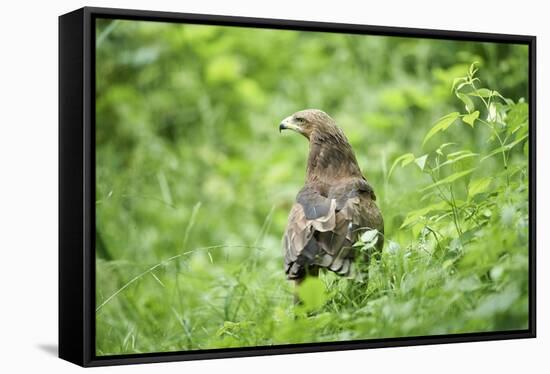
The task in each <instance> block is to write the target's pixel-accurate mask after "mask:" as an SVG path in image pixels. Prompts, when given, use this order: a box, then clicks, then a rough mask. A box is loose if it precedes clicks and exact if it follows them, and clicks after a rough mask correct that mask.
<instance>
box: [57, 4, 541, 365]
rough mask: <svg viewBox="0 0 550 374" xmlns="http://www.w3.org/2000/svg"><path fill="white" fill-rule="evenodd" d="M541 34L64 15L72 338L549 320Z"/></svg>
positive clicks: (64, 353) (272, 347)
mask: <svg viewBox="0 0 550 374" xmlns="http://www.w3.org/2000/svg"><path fill="white" fill-rule="evenodd" d="M535 61H536V59H535V37H533V36H521V35H503V34H488V33H475V32H457V31H443V30H421V29H408V28H398V27H381V26H364V25H355V24H334V23H322V22H313V21H295V20H275V19H256V18H244V17H228V16H215V15H200V14H183V13H166V12H154V11H141V10H140V11H138V10H122V9H106V8H88V7H86V8H82V9H79V10H76V11H74V12H71V13H68V14H65V15H63V16H61V17H60V18H59V355H60V357H61V358H63V359H66V360H68V361H71V362H73V363H76V364H78V365H82V366H100V365H114V364H129V363H145V362H159V361H175V360H191V359H208V358H223V357H239V356H251V355H267V354H284V353H300V352H320V351H332V350H343V349H363V348H375V347H390V346H407V345H418V344H441V343H452V342H467V341H482V340H496V339H515V338H532V337H535V322H536V320H535V218H536V212H535V177H536V176H535V162H536V160H535V152H536V150H535V129H536V127H535V114H536V110H535V109H536V108H535V103H536V89H535V83H536V79H535V72H536V70H535V68H536V66H535Z"/></svg>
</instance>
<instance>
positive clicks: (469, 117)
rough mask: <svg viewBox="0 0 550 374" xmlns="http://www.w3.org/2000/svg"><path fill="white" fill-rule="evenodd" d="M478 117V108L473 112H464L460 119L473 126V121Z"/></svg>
mask: <svg viewBox="0 0 550 374" xmlns="http://www.w3.org/2000/svg"><path fill="white" fill-rule="evenodd" d="M478 118H479V110H476V111H475V112H473V113H470V114H466V115H465V116H464V117H462V120H463V121H464V122H465V123H467V124H468V125H470V126H472V127H474V121H475V120H476V119H478Z"/></svg>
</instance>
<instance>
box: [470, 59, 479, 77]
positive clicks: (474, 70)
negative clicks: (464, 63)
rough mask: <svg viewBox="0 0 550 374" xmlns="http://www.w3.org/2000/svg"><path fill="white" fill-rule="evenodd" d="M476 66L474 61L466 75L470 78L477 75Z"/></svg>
mask: <svg viewBox="0 0 550 374" xmlns="http://www.w3.org/2000/svg"><path fill="white" fill-rule="evenodd" d="M477 64H478V62H477V61H476V62H474V63H473V64H472V65H470V69H469V71H468V74H469V75H470V77H473V76H474V75H475V73H477V67H476V65H477Z"/></svg>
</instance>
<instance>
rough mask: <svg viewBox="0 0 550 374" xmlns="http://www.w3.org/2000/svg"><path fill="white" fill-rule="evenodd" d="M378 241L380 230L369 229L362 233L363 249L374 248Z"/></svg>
mask: <svg viewBox="0 0 550 374" xmlns="http://www.w3.org/2000/svg"><path fill="white" fill-rule="evenodd" d="M377 242H378V230H376V229H372V230H367V231H365V232H364V233H363V234H362V235H361V243H362V248H363V249H370V248H374V246H375V245H376V243H377Z"/></svg>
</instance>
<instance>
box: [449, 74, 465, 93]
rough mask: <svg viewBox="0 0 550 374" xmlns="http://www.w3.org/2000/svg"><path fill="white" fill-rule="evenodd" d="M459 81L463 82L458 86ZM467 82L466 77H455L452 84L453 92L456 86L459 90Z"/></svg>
mask: <svg viewBox="0 0 550 374" xmlns="http://www.w3.org/2000/svg"><path fill="white" fill-rule="evenodd" d="M458 83H462V84H461V85H460V86H458V87H457V84H458ZM465 83H466V78H465V77H460V78H455V79H454V80H453V85H452V86H451V92H453V91H454V90H455V87H456V90H457V91H458V90H459V89H460V88H461V87H462V86H463V85H464V84H465Z"/></svg>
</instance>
